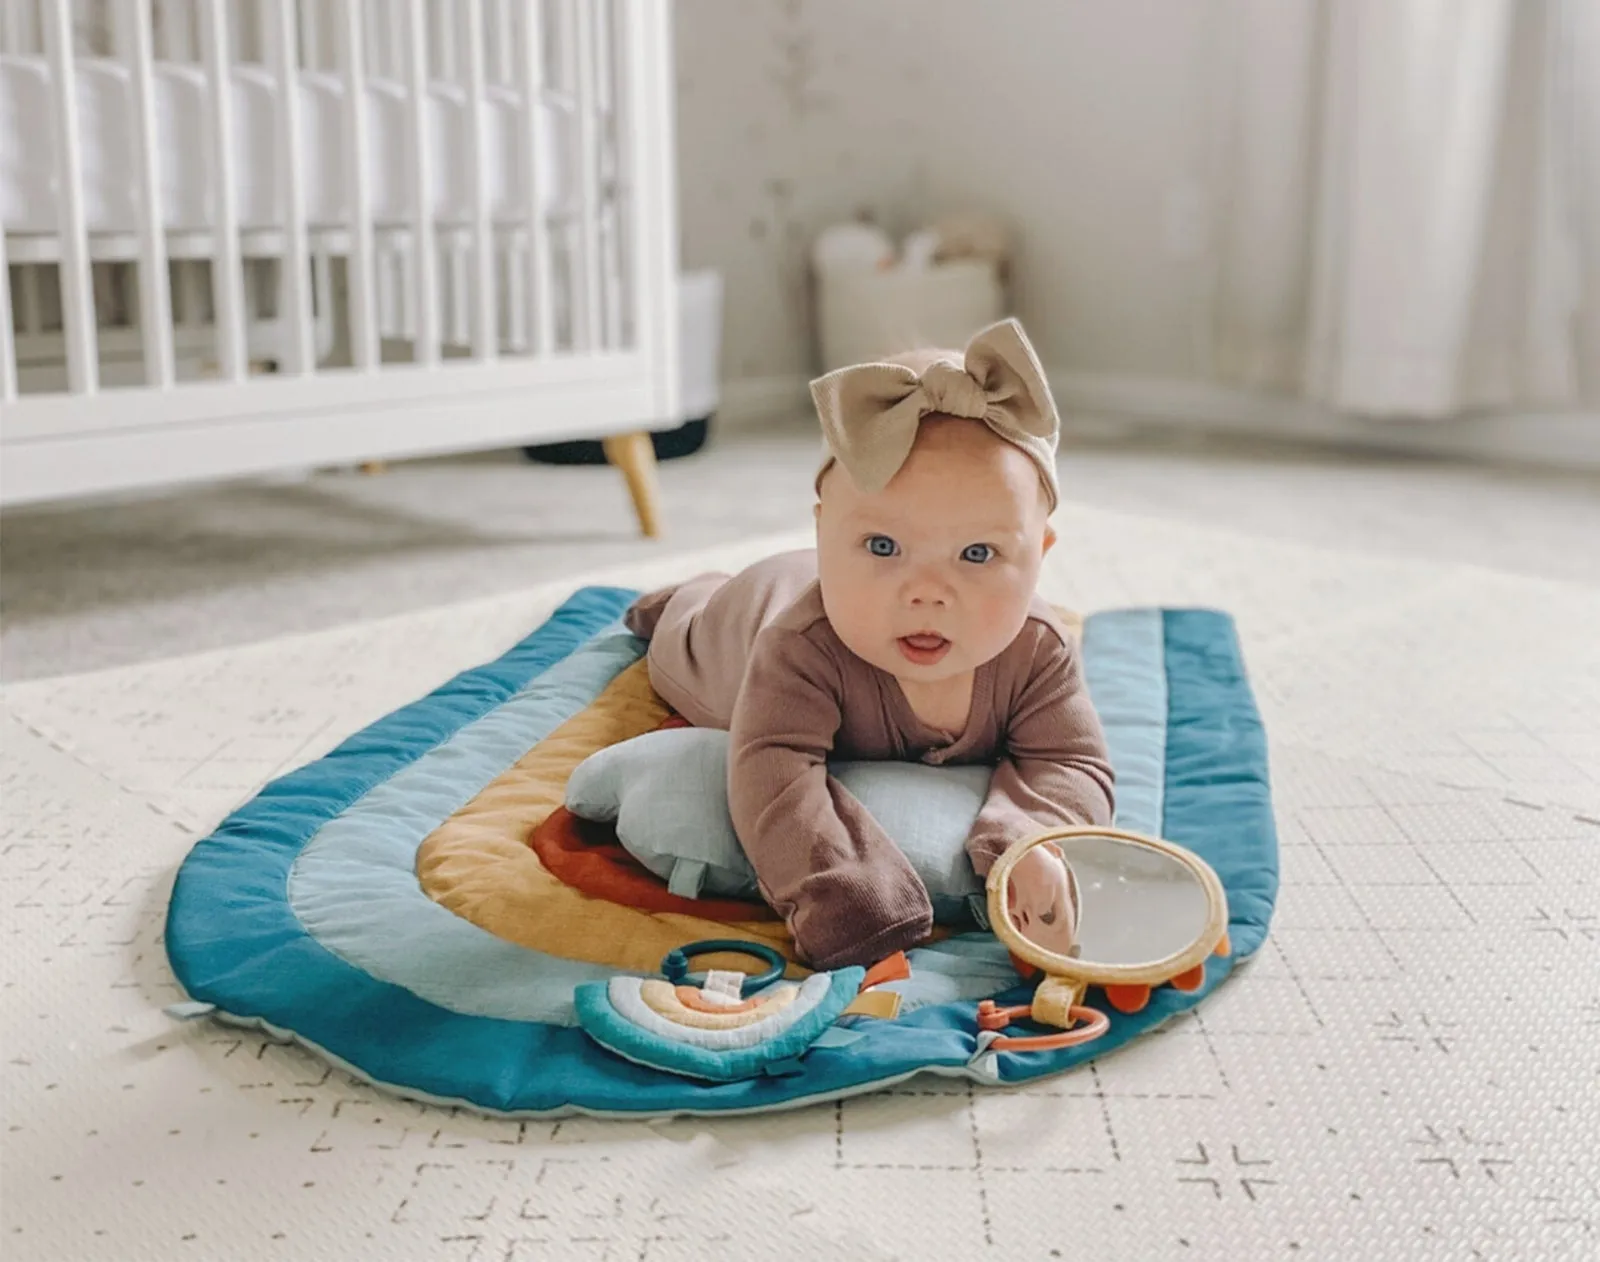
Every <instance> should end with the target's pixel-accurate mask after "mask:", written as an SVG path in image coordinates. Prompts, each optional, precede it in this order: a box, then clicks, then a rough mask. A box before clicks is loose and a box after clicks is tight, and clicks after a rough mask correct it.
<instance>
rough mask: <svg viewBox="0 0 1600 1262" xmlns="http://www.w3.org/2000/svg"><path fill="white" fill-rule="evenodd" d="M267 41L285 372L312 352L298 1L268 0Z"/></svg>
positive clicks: (302, 364) (301, 369) (302, 367)
mask: <svg viewBox="0 0 1600 1262" xmlns="http://www.w3.org/2000/svg"><path fill="white" fill-rule="evenodd" d="M272 10H273V12H272V14H271V17H270V18H269V19H268V21H269V23H270V32H269V38H268V40H267V43H268V45H269V47H270V53H269V55H270V57H271V59H272V73H273V75H274V77H275V78H276V79H277V81H278V116H277V121H278V135H277V164H278V173H279V176H280V178H281V180H282V189H283V205H282V208H281V209H282V213H283V261H282V264H281V266H280V267H279V269H278V270H279V275H280V277H281V291H280V293H279V299H278V324H279V327H280V328H281V329H282V345H283V353H282V363H281V364H280V368H281V369H282V371H284V372H287V373H293V374H299V373H306V372H310V371H311V370H312V368H313V367H314V366H315V357H316V352H315V350H314V343H313V340H312V334H313V332H314V326H313V323H312V318H313V317H312V312H311V279H310V264H309V260H308V259H307V254H308V252H309V245H308V242H307V238H306V211H305V167H304V157H303V154H302V148H303V146H302V145H301V138H300V126H301V123H300V119H301V112H300V91H299V85H300V72H299V39H300V33H299V30H298V27H299V22H298V20H297V17H298V4H297V0H272Z"/></svg>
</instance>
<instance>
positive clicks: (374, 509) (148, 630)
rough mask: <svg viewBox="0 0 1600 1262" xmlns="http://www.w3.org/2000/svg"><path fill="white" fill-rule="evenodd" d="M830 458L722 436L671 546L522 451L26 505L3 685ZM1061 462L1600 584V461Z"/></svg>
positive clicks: (504, 568) (17, 537)
mask: <svg viewBox="0 0 1600 1262" xmlns="http://www.w3.org/2000/svg"><path fill="white" fill-rule="evenodd" d="M816 454H817V437H816V431H815V423H814V422H813V421H809V420H807V419H805V418H803V417H796V418H793V419H792V420H789V421H784V422H777V423H772V424H769V425H766V426H763V427H761V428H759V429H739V430H735V431H730V432H727V433H722V434H718V435H716V436H715V437H714V440H713V442H712V443H711V444H710V445H709V446H708V448H707V449H706V450H705V451H704V452H702V453H700V454H698V455H696V456H694V457H691V458H689V459H686V460H681V461H674V462H670V463H667V464H664V465H663V466H662V469H661V483H662V494H663V497H664V508H665V518H666V524H667V536H666V537H665V538H664V539H662V540H660V541H655V542H652V541H648V540H643V539H641V538H639V537H638V536H637V534H636V531H635V528H634V522H633V518H632V514H631V512H630V510H629V508H628V503H627V499H626V496H625V493H624V491H623V487H622V484H621V479H620V478H619V477H618V476H617V475H616V474H615V472H613V471H612V470H609V469H603V468H593V469H584V468H545V467H540V466H534V465H531V464H529V463H528V462H526V461H525V460H523V459H522V458H521V456H520V455H519V454H518V453H516V452H497V453H489V454H485V455H480V456H474V457H469V458H459V459H452V460H435V461H421V462H415V463H405V464H399V465H394V466H391V467H390V469H389V470H388V471H387V472H386V473H384V474H382V475H379V476H365V475H361V474H359V473H355V472H350V471H334V472H324V473H318V474H314V475H310V476H304V477H296V478H279V479H274V480H261V481H254V482H248V483H242V484H237V485H229V486H220V487H212V488H201V489H194V490H184V491H180V492H176V493H169V494H165V495H159V496H145V497H137V498H129V499H127V500H124V501H121V502H116V503H103V504H99V505H95V506H80V505H73V506H45V507H38V508H31V509H23V510H13V511H12V512H10V513H8V514H7V515H6V516H5V518H4V521H3V525H0V680H4V681H7V682H11V681H17V680H24V679H35V678H41V677H45V676H51V675H59V674H66V673H71V672H76V671H83V670H91V669H98V668H102V667H109V666H117V665H124V664H129V663H133V662H141V661H150V660H154V659H158V658H162V657H167V656H172V655H175V654H181V653H188V652H194V651H199V650H203V649H209V648H218V647H223V646H228V645H237V644H244V643H250V642H254V641H257V640H263V639H269V638H272V637H275V636H278V635H283V634H289V633H294V632H303V631H311V630H316V629H318V628H326V627H332V626H337V625H341V624H344V623H348V622H351V621H355V620H360V619H368V618H374V617H384V616H388V615H393V614H399V613H404V612H407V611H411V610H416V609H422V608H428V607H433V606H438V605H442V604H446V603H450V602H454V601H460V600H465V599H471V598H474V597H479V596H486V595H492V594H495V593H499V592H506V591H511V590H515V589H519V588H524V587H527V586H530V585H532V584H535V583H538V582H542V581H545V580H550V579H557V578H563V577H568V576H573V575H580V574H585V573H590V572H593V571H595V570H598V569H600V568H604V567H606V566H610V565H615V564H621V563H627V562H634V561H641V560H646V559H648V558H650V557H652V556H658V555H664V554H667V553H671V552H679V551H682V550H684V549H688V548H695V547H701V546H708V545H714V544H718V543H722V542H727V541H731V540H737V539H747V538H750V537H752V536H756V535H761V534H766V533H771V532H775V531H783V530H789V529H794V528H796V527H804V526H805V525H806V523H807V521H808V520H809V512H810V504H811V491H810V484H811V472H812V469H813V468H814V464H815V459H816ZM1062 481H1063V486H1064V488H1065V491H1066V495H1067V497H1068V498H1069V500H1072V501H1075V502H1077V503H1079V504H1083V505H1089V506H1099V507H1106V508H1113V509H1116V510H1119V511H1123V512H1130V513H1139V514H1144V515H1151V516H1158V517H1164V518H1168V519H1176V520H1180V521H1192V522H1196V523H1205V524H1210V525H1216V526H1223V527H1229V528H1232V529H1235V530H1239V531H1243V532H1247V533H1250V534H1253V535H1257V536H1261V537H1264V538H1269V539H1278V540H1283V541H1286V542H1289V541H1293V542H1301V543H1308V544H1312V545H1316V546H1318V547H1337V548H1341V549H1346V550H1354V551H1358V552H1366V553H1371V554H1383V555H1391V556H1410V557H1418V558H1429V559H1434V560H1442V561H1466V562H1470V563H1473V564H1477V565H1481V566H1486V567H1490V568H1493V569H1497V570H1502V571H1506V572H1511V573H1519V574H1524V575H1532V576H1539V577H1543V578H1548V579H1558V580H1566V581H1569V582H1575V583H1579V584H1583V585H1587V586H1600V547H1595V546H1593V541H1595V540H1600V477H1597V476H1594V475H1576V474H1574V475H1566V474H1561V473H1555V472H1534V471H1517V470H1509V469H1491V468H1486V467H1481V466H1474V465H1468V464H1452V463H1446V462H1438V461H1425V460H1405V459H1396V458H1394V457H1391V456H1386V455H1378V456H1364V455H1359V454H1350V453H1333V452H1329V451H1324V450H1317V449H1308V448H1304V447H1297V446H1288V445H1284V446H1271V445H1265V444H1261V443H1248V444H1247V443H1240V442H1237V441H1223V440H1217V439H1201V438H1196V437H1191V436H1183V437H1174V436H1173V435H1171V434H1170V433H1167V434H1163V433H1144V434H1138V433H1133V434H1123V435H1122V436H1120V437H1118V438H1117V439H1115V440H1110V439H1106V438H1099V439H1095V440H1089V439H1082V440H1077V441H1070V442H1068V443H1067V444H1066V446H1065V448H1064V452H1063V456H1062ZM1585 540H1588V541H1590V544H1589V546H1584V544H1583V541H1585ZM1067 543H1068V545H1069V546H1070V543H1071V540H1070V538H1069V539H1068V540H1067Z"/></svg>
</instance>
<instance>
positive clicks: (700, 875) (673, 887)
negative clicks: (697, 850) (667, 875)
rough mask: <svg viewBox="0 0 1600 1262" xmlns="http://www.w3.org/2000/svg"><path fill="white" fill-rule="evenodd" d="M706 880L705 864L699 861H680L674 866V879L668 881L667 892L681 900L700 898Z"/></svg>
mask: <svg viewBox="0 0 1600 1262" xmlns="http://www.w3.org/2000/svg"><path fill="white" fill-rule="evenodd" d="M705 880H706V865H705V864H703V863H701V862H700V861H699V860H698V859H679V860H678V861H677V862H676V863H674V864H673V865H672V877H671V879H670V880H668V881H667V890H668V892H669V893H672V894H676V895H677V896H678V897H679V898H699V897H700V887H701V886H702V885H704V884H705Z"/></svg>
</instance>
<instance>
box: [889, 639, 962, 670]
mask: <svg viewBox="0 0 1600 1262" xmlns="http://www.w3.org/2000/svg"><path fill="white" fill-rule="evenodd" d="M896 643H897V644H898V645H899V646H900V653H901V655H902V656H903V657H904V658H905V659H906V660H907V661H909V662H911V663H913V664H914V665H917V666H932V665H933V664H934V663H935V662H937V661H938V660H939V659H940V658H942V657H943V656H944V655H945V654H946V653H948V652H949V651H950V641H949V640H947V639H945V638H944V636H942V635H935V634H934V633H933V632H931V631H930V632H921V633H919V634H917V635H903V636H901V637H900V638H899V640H897V641H896Z"/></svg>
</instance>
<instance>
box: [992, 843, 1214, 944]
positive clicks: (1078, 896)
mask: <svg viewBox="0 0 1600 1262" xmlns="http://www.w3.org/2000/svg"><path fill="white" fill-rule="evenodd" d="M1025 867H1026V868H1031V869H1033V872H1032V873H1029V874H1027V875H1026V876H1025V877H1024V879H1023V880H1021V881H1018V880H1015V879H1013V882H1012V898H1011V908H1010V913H1011V914H1010V919H1011V924H1012V927H1013V928H1014V929H1015V930H1016V932H1017V933H1018V934H1020V935H1021V936H1022V937H1023V938H1025V939H1026V940H1027V941H1028V942H1030V943H1032V944H1033V945H1035V946H1037V947H1039V948H1041V949H1042V950H1045V951H1050V952H1052V953H1054V954H1057V955H1071V956H1075V957H1077V958H1078V959H1079V960H1080V961H1081V962H1083V963H1084V964H1086V965H1094V964H1106V965H1142V964H1149V963H1154V962H1157V961H1161V960H1165V959H1168V958H1169V957H1171V956H1174V955H1177V954H1178V953H1179V952H1182V951H1184V950H1186V949H1188V948H1189V947H1191V946H1192V945H1193V944H1194V943H1195V942H1196V940H1197V939H1199V938H1200V936H1201V935H1202V934H1203V933H1204V932H1205V931H1206V926H1207V922H1208V919H1209V916H1210V899H1209V896H1208V894H1207V891H1206V887H1205V885H1204V884H1203V883H1202V881H1201V879H1200V876H1199V874H1198V873H1197V872H1195V871H1194V869H1193V868H1191V867H1190V866H1189V865H1188V864H1186V863H1185V862H1183V860H1182V859H1180V858H1178V857H1177V856H1176V855H1173V854H1169V853H1168V852H1166V851H1164V850H1160V849H1156V848H1155V847H1152V846H1146V845H1141V844H1140V843H1138V842H1135V841H1130V840H1128V839H1126V838H1122V837H1111V836H1098V835H1080V836H1073V837H1062V838H1057V839H1054V840H1052V841H1049V842H1045V843H1043V844H1040V845H1036V846H1034V847H1033V848H1032V850H1031V851H1029V853H1028V854H1026V855H1024V856H1023V857H1022V859H1021V860H1019V862H1018V864H1017V868H1016V869H1015V870H1014V872H1013V877H1014V878H1015V876H1016V875H1018V874H1021V873H1022V872H1023V870H1024V868H1025Z"/></svg>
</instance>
